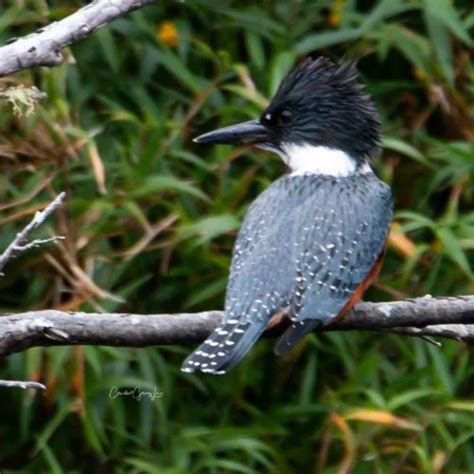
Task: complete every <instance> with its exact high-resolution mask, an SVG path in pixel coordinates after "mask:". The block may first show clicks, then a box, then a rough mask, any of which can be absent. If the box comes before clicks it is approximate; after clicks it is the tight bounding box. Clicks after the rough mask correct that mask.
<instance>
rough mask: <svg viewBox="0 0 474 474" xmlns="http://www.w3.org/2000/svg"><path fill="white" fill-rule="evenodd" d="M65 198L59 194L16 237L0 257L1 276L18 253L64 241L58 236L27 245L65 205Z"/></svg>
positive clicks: (36, 240) (64, 194)
mask: <svg viewBox="0 0 474 474" xmlns="http://www.w3.org/2000/svg"><path fill="white" fill-rule="evenodd" d="M65 198H66V193H65V192H62V193H60V194H58V196H56V198H55V199H54V200H53V201H52V202H51V203H49V204H48V206H47V207H46V208H45V209H44V210H43V211H38V212H37V213H36V214H35V216H34V217H33V220H32V221H31V222H30V223H29V224H28V225H27V226H26V227H25V228H24V229H23V230H22V231H21V232H19V233H18V234H17V235H16V237H15V239H14V240H13V242H12V243H11V244H10V245H9V246H8V247H7V248H6V249H5V251H4V252H3V253H2V254H1V255H0V275H3V268H4V267H5V265H6V263H7V262H8V261H9V260H10V259H11V258H12V257H14V256H15V255H16V254H17V253H20V252H24V251H25V250H29V249H31V248H33V247H38V246H40V245H43V244H46V243H49V242H56V241H58V240H62V239H64V237H63V236H60V235H57V236H54V237H50V238H47V239H35V240H33V241H32V242H29V243H26V241H27V239H28V237H29V236H30V235H31V233H32V232H33V231H35V230H36V229H37V228H38V227H39V226H40V225H41V224H43V222H44V221H45V220H46V219H47V218H48V216H49V215H50V214H52V213H53V212H54V211H55V210H56V209H57V208H58V207H59V206H61V205H62V204H63V203H64V199H65Z"/></svg>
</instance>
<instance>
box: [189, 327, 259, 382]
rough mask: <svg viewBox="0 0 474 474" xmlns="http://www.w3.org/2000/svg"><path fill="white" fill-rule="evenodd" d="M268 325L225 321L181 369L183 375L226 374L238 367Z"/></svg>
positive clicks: (190, 356)
mask: <svg viewBox="0 0 474 474" xmlns="http://www.w3.org/2000/svg"><path fill="white" fill-rule="evenodd" d="M265 326H266V321H253V322H246V321H244V322H241V321H240V320H238V319H228V320H227V321H224V322H223V323H222V324H221V325H220V326H219V327H218V328H217V329H215V330H214V332H213V333H212V334H211V335H210V336H209V337H208V338H207V339H206V340H205V341H204V342H203V343H202V344H201V345H200V346H199V347H198V348H197V349H196V350H195V351H194V352H192V353H191V354H190V355H189V356H188V357H187V358H186V360H185V361H184V362H183V365H182V366H181V370H182V371H183V372H196V371H201V372H206V373H209V374H216V375H219V374H224V373H225V372H226V371H227V370H229V369H231V368H232V367H234V365H236V364H237V363H238V362H239V361H240V360H241V359H242V358H243V357H244V356H245V354H247V352H248V351H249V350H250V349H251V347H252V346H253V345H254V343H255V342H256V341H257V339H258V338H259V336H260V334H262V332H263V331H264V330H265Z"/></svg>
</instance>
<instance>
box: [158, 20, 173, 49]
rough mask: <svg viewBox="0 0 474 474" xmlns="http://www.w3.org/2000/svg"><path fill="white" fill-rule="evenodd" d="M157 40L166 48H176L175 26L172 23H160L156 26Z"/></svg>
mask: <svg viewBox="0 0 474 474" xmlns="http://www.w3.org/2000/svg"><path fill="white" fill-rule="evenodd" d="M158 38H159V39H160V41H161V42H162V43H164V44H166V45H167V46H170V47H173V46H177V44H178V29H177V28H176V25H175V24H174V23H173V22H172V21H162V22H161V23H160V24H159V25H158Z"/></svg>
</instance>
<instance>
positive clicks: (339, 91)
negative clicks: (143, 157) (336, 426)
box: [182, 57, 393, 374]
mask: <svg viewBox="0 0 474 474" xmlns="http://www.w3.org/2000/svg"><path fill="white" fill-rule="evenodd" d="M357 76H358V73H357V69H356V66H355V64H354V62H352V61H340V62H336V63H334V62H332V61H331V60H329V59H327V58H325V57H318V58H308V59H306V60H304V61H303V62H302V63H301V64H300V65H298V66H297V67H296V68H295V69H294V70H293V71H291V72H290V73H289V74H288V75H287V76H286V77H285V78H284V79H283V81H282V82H281V84H280V86H279V88H278V90H277V92H276V94H275V96H274V97H273V98H272V100H271V101H270V104H269V105H268V107H267V108H266V109H265V110H264V111H263V113H262V115H261V116H260V118H258V119H257V120H250V121H247V122H243V123H239V124H237V125H231V126H228V127H224V128H220V129H218V130H215V131H212V132H209V133H205V134H204V135H201V136H199V137H197V138H195V139H194V141H195V142H198V143H206V144H231V145H252V146H255V147H257V148H262V149H264V150H268V151H271V152H274V153H276V154H277V155H279V156H280V157H281V158H282V160H283V161H284V162H285V164H286V165H287V167H288V172H287V173H286V174H285V175H283V176H282V177H280V178H279V179H277V180H276V181H274V182H273V183H272V184H271V185H270V186H269V187H268V188H267V189H266V190H265V191H264V192H263V193H262V194H260V195H259V196H258V197H257V199H256V200H255V201H254V202H253V203H252V204H251V205H250V207H249V209H248V211H247V214H246V216H245V218H244V220H243V223H242V226H241V228H240V230H239V233H238V237H237V240H236V243H235V246H234V249H233V255H232V263H231V268H230V275H229V280H228V284H227V290H226V298H225V312H224V318H223V320H222V323H221V324H220V325H219V326H218V327H217V328H216V329H215V330H214V332H213V333H212V334H211V335H210V336H209V337H208V338H207V339H206V340H205V341H204V342H203V343H202V344H201V345H200V346H199V347H198V348H197V349H196V350H195V351H194V352H192V353H191V354H190V355H189V356H188V357H187V358H186V360H185V361H184V363H183V365H182V370H183V371H184V372H196V371H200V372H205V373H210V374H223V373H225V372H226V371H228V370H229V369H231V368H232V367H233V366H235V365H236V364H237V363H238V362H239V361H240V360H241V359H242V358H243V357H244V356H245V355H246V354H247V352H248V351H249V350H250V349H251V347H252V346H253V344H254V343H255V342H256V341H257V339H258V338H259V337H260V336H261V334H262V333H263V332H264V331H265V329H266V328H267V327H268V326H269V325H271V321H272V318H275V317H276V315H278V314H282V311H283V312H284V314H286V315H287V316H288V317H289V319H290V321H291V323H290V325H289V327H288V328H287V329H286V331H285V332H284V333H283V334H282V335H281V336H280V338H279V340H278V341H277V343H276V345H275V349H274V352H275V353H276V354H277V355H279V354H282V353H284V352H286V351H287V350H289V349H290V348H291V347H292V346H294V345H295V344H296V343H297V342H298V341H299V340H301V338H302V337H304V336H305V335H306V334H308V333H309V332H311V331H313V330H314V329H316V328H317V327H318V326H320V325H325V324H328V323H330V322H332V321H334V320H336V319H338V318H342V317H344V315H346V314H347V313H348V312H349V311H350V309H351V308H352V307H353V306H354V305H355V304H356V303H357V302H358V301H359V300H360V299H361V297H362V294H363V292H364V291H365V290H366V289H367V287H368V286H369V285H370V284H371V282H372V281H373V280H374V278H375V277H376V275H377V273H378V271H379V270H380V267H381V264H382V260H383V256H384V253H385V248H386V241H387V236H388V231H389V226H390V222H391V220H392V207H393V206H392V193H391V190H390V188H389V186H387V185H386V184H385V183H383V182H382V181H381V180H380V179H379V178H378V177H377V176H376V175H375V174H374V172H373V170H372V168H371V166H370V159H371V157H373V156H374V154H375V153H377V151H378V149H379V141H380V128H381V127H380V119H379V115H378V113H377V110H376V108H375V106H374V103H373V102H372V100H371V98H370V96H369V95H368V94H367V93H365V92H364V89H363V86H362V84H360V83H359V82H358V77H357Z"/></svg>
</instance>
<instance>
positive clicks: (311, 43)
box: [293, 28, 362, 54]
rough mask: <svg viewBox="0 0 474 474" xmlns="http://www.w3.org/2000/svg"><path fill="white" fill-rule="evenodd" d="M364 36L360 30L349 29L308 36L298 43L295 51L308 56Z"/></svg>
mask: <svg viewBox="0 0 474 474" xmlns="http://www.w3.org/2000/svg"><path fill="white" fill-rule="evenodd" d="M361 34H362V31H361V29H360V28H347V29H341V30H337V31H325V32H323V33H316V34H313V35H309V36H306V38H304V39H303V40H301V41H300V42H298V43H296V44H295V46H294V47H293V50H294V51H295V52H296V53H298V54H308V53H310V52H312V51H316V50H318V49H322V48H327V47H328V46H334V45H336V44H340V43H345V42H347V41H354V40H356V39H359V38H360V36H361Z"/></svg>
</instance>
